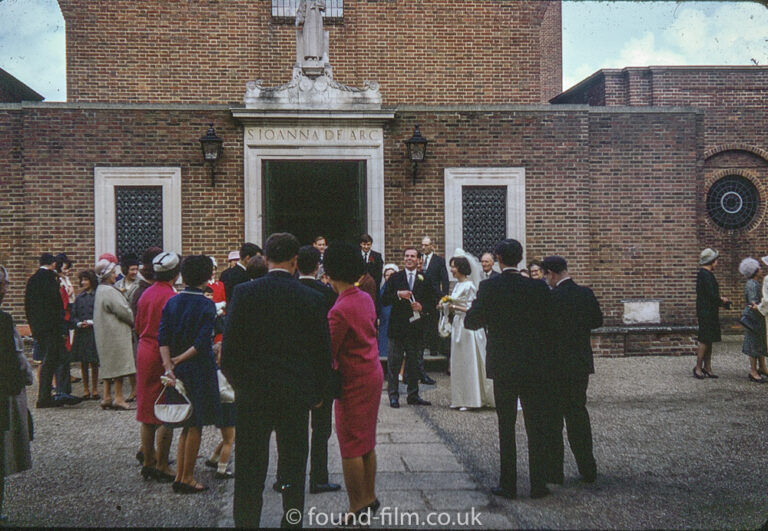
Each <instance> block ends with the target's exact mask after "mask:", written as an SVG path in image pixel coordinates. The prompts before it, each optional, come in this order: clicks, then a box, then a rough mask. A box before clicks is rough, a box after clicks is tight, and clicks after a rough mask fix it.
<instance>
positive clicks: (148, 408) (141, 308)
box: [135, 253, 179, 483]
mask: <svg viewBox="0 0 768 531" xmlns="http://www.w3.org/2000/svg"><path fill="white" fill-rule="evenodd" d="M164 254H165V255H167V254H168V253H164ZM174 257H175V263H174V262H173V261H171V262H170V263H163V264H158V265H155V266H154V270H155V271H154V276H155V282H154V284H152V285H151V286H150V287H148V288H147V289H146V290H145V291H144V293H142V295H141V298H140V299H139V302H138V304H137V307H136V326H135V329H136V333H137V334H138V335H139V345H138V349H137V351H136V406H137V407H136V420H138V421H139V422H141V451H142V452H143V454H144V466H143V467H142V468H141V475H142V476H143V477H144V479H156V480H157V481H160V482H161V483H170V482H172V481H173V480H174V479H175V477H176V474H175V472H173V471H172V470H171V469H170V467H169V466H168V454H169V452H170V448H171V437H172V432H170V433H165V431H166V428H164V427H162V424H163V423H162V422H160V421H159V420H158V419H157V417H155V411H154V406H155V400H156V399H157V397H158V396H159V395H160V393H161V391H162V390H163V384H162V383H161V382H160V376H162V375H163V373H164V372H165V369H164V368H163V362H162V359H161V358H160V346H159V345H158V344H157V331H158V328H159V327H160V318H161V317H162V314H163V307H164V306H165V303H166V302H168V299H170V298H171V297H173V296H174V295H176V290H175V289H173V284H174V282H176V278H177V277H178V276H179V259H178V257H177V256H175V255H174ZM145 276H146V273H145ZM158 428H160V429H158ZM168 431H170V430H168ZM156 436H157V437H156ZM155 438H157V452H155V446H156V445H155Z"/></svg>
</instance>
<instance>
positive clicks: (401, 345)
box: [387, 328, 421, 400]
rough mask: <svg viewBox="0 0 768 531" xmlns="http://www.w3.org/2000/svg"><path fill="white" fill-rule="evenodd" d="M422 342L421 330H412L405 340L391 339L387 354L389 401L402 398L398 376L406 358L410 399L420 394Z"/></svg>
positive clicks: (406, 374)
mask: <svg viewBox="0 0 768 531" xmlns="http://www.w3.org/2000/svg"><path fill="white" fill-rule="evenodd" d="M420 342H421V329H420V328H414V329H412V330H411V331H410V332H409V333H408V334H407V335H406V336H405V337H403V338H394V337H390V338H389V352H387V393H388V394H389V399H390V400H392V399H395V400H397V399H398V398H400V387H399V386H400V383H399V382H398V379H397V377H398V375H399V374H400V366H401V365H402V364H403V356H405V376H406V380H407V383H408V397H409V398H410V397H415V396H418V394H419V378H420V372H419V344H420Z"/></svg>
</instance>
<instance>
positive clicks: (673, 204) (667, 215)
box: [589, 111, 700, 325]
mask: <svg viewBox="0 0 768 531" xmlns="http://www.w3.org/2000/svg"><path fill="white" fill-rule="evenodd" d="M590 117H591V119H590V124H589V125H590V136H589V142H590V145H589V163H590V164H589V172H590V176H591V188H590V190H589V204H590V208H591V210H590V229H589V230H590V245H591V257H590V258H591V262H590V270H591V271H592V275H593V289H594V290H595V292H596V293H600V294H601V295H602V299H601V301H602V302H603V303H604V304H603V312H604V314H605V321H606V324H607V325H613V324H620V323H621V320H622V316H623V305H622V303H621V300H622V299H626V298H652V299H656V298H660V299H662V301H661V303H660V311H661V320H662V322H663V323H673V324H689V323H691V322H692V320H694V319H695V314H696V312H695V291H694V282H693V279H695V274H696V263H695V262H694V261H692V257H695V256H698V251H697V243H696V183H697V175H698V173H699V167H698V155H699V151H700V146H699V145H698V143H697V134H698V132H699V127H700V124H699V122H700V117H698V115H696V114H694V113H690V112H688V113H663V112H646V113H627V112H624V113H622V112H611V111H606V112H604V113H601V112H594V113H592V114H591V115H590Z"/></svg>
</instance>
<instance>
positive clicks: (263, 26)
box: [59, 0, 562, 104]
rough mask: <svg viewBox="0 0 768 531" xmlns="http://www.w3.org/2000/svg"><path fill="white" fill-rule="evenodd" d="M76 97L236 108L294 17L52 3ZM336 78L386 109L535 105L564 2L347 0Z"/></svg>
mask: <svg viewBox="0 0 768 531" xmlns="http://www.w3.org/2000/svg"><path fill="white" fill-rule="evenodd" d="M59 5H60V6H61V11H62V14H63V15H64V20H65V21H66V25H67V94H68V98H69V101H73V102H86V101H87V102H153V103H238V102H241V101H242V98H243V93H244V92H245V83H246V81H252V80H256V79H263V80H264V83H265V85H267V86H275V85H280V84H282V83H285V82H287V81H288V80H289V79H290V72H291V67H292V66H293V64H294V62H295V59H296V51H295V50H296V37H295V27H294V25H293V23H292V21H286V20H274V19H273V18H272V17H271V2H267V1H254V0H227V1H226V2H219V1H215V0H200V1H196V2H187V1H182V0H162V1H160V0H151V1H145V2H139V3H137V2H133V1H128V0H110V1H109V2H93V1H92V0H59ZM326 29H328V30H329V32H330V61H331V64H332V65H333V70H334V78H335V79H336V80H337V81H339V82H341V83H346V84H348V85H359V84H361V82H362V80H366V79H371V80H377V81H379V83H380V84H381V92H382V94H383V95H384V103H385V104H399V103H422V102H432V103H539V102H544V101H547V100H548V99H549V98H551V97H553V96H555V95H556V94H557V93H558V92H560V88H561V82H560V78H561V72H562V68H561V62H562V61H561V57H562V51H561V37H560V1H559V0H558V1H551V0H526V1H525V2H516V1H511V0H501V1H494V2H488V1H486V0H482V1H481V0H423V1H420V2H412V1H408V0H388V1H369V0H347V1H346V2H344V17H343V20H341V21H339V22H338V23H329V24H327V25H326Z"/></svg>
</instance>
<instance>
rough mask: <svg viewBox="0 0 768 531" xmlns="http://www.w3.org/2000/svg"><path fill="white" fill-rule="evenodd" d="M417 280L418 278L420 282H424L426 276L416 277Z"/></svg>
mask: <svg viewBox="0 0 768 531" xmlns="http://www.w3.org/2000/svg"><path fill="white" fill-rule="evenodd" d="M416 278H418V279H419V280H421V281H422V282H424V276H423V275H422V274H418V275H416Z"/></svg>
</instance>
